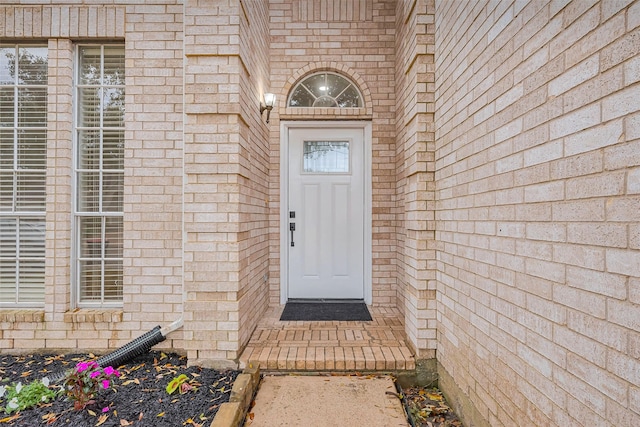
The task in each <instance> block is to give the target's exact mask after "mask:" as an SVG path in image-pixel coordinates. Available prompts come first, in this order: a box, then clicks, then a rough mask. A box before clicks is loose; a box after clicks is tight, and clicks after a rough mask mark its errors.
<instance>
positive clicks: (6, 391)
mask: <svg viewBox="0 0 640 427" xmlns="http://www.w3.org/2000/svg"><path fill="white" fill-rule="evenodd" d="M56 396H57V393H56V392H55V391H54V390H52V389H50V388H49V379H48V378H44V379H43V380H42V381H40V380H35V381H32V382H31V383H29V384H27V385H22V383H21V382H19V383H17V384H12V385H8V386H0V399H5V401H6V406H5V407H4V408H0V409H4V412H6V413H7V414H11V413H12V412H18V411H22V410H23V409H28V408H32V407H34V406H36V405H38V404H40V403H47V402H49V401H50V400H53V399H55V398H56Z"/></svg>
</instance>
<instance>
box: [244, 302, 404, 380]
mask: <svg viewBox="0 0 640 427" xmlns="http://www.w3.org/2000/svg"><path fill="white" fill-rule="evenodd" d="M283 308H284V306H280V307H274V308H270V309H269V310H268V311H267V313H266V314H265V315H264V317H263V318H262V320H261V321H260V323H259V324H258V326H257V328H256V330H255V331H254V332H253V335H252V336H251V339H250V340H249V344H247V347H246V348H245V350H244V352H243V353H242V355H241V356H240V368H244V367H246V366H247V363H248V362H249V361H251V362H253V363H256V362H257V363H258V364H259V366H260V369H262V370H267V371H270V370H279V371H280V370H283V371H285V370H286V371H354V370H355V371H394V370H412V369H415V360H414V357H413V354H412V353H411V350H409V348H408V347H407V345H406V344H405V334H404V326H403V325H402V321H401V314H400V312H399V311H398V310H397V309H394V308H388V307H370V308H369V310H370V312H371V316H372V317H373V321H372V322H281V321H280V320H278V319H279V318H280V314H281V313H282V310H283Z"/></svg>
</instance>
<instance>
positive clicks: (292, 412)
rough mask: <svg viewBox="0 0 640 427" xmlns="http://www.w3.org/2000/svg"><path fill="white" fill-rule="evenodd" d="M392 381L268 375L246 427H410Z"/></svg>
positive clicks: (250, 412) (379, 378)
mask: <svg viewBox="0 0 640 427" xmlns="http://www.w3.org/2000/svg"><path fill="white" fill-rule="evenodd" d="M387 392H391V393H396V389H395V386H394V384H393V379H392V378H391V377H389V376H375V375H363V376H309V375H265V376H264V377H263V379H262V382H261V384H260V388H259V390H258V394H257V396H256V398H255V406H254V407H253V408H251V409H250V410H249V415H248V416H247V421H246V424H245V427H278V426H295V427H301V426H304V427H335V426H349V427H359V426H363V427H364V426H366V427H395V426H403V427H406V426H408V425H409V424H408V422H407V419H406V416H405V413H404V410H403V408H402V403H401V402H400V400H399V399H398V398H397V397H396V396H394V395H391V394H387Z"/></svg>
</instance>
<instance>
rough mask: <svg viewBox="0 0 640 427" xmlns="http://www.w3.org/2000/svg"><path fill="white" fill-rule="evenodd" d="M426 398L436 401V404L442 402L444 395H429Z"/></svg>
mask: <svg viewBox="0 0 640 427" xmlns="http://www.w3.org/2000/svg"><path fill="white" fill-rule="evenodd" d="M426 396H427V398H429V399H431V400H435V401H436V402H440V401H441V400H442V395H440V394H438V393H427V394H426Z"/></svg>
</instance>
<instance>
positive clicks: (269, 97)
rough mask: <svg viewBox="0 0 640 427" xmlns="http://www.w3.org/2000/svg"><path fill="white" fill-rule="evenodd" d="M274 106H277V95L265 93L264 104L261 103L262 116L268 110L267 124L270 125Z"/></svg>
mask: <svg viewBox="0 0 640 427" xmlns="http://www.w3.org/2000/svg"><path fill="white" fill-rule="evenodd" d="M274 105H276V95H275V94H273V93H265V94H264V104H263V103H262V102H261V103H260V115H262V113H263V112H264V110H267V123H269V116H270V115H271V110H273V107H274Z"/></svg>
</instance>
